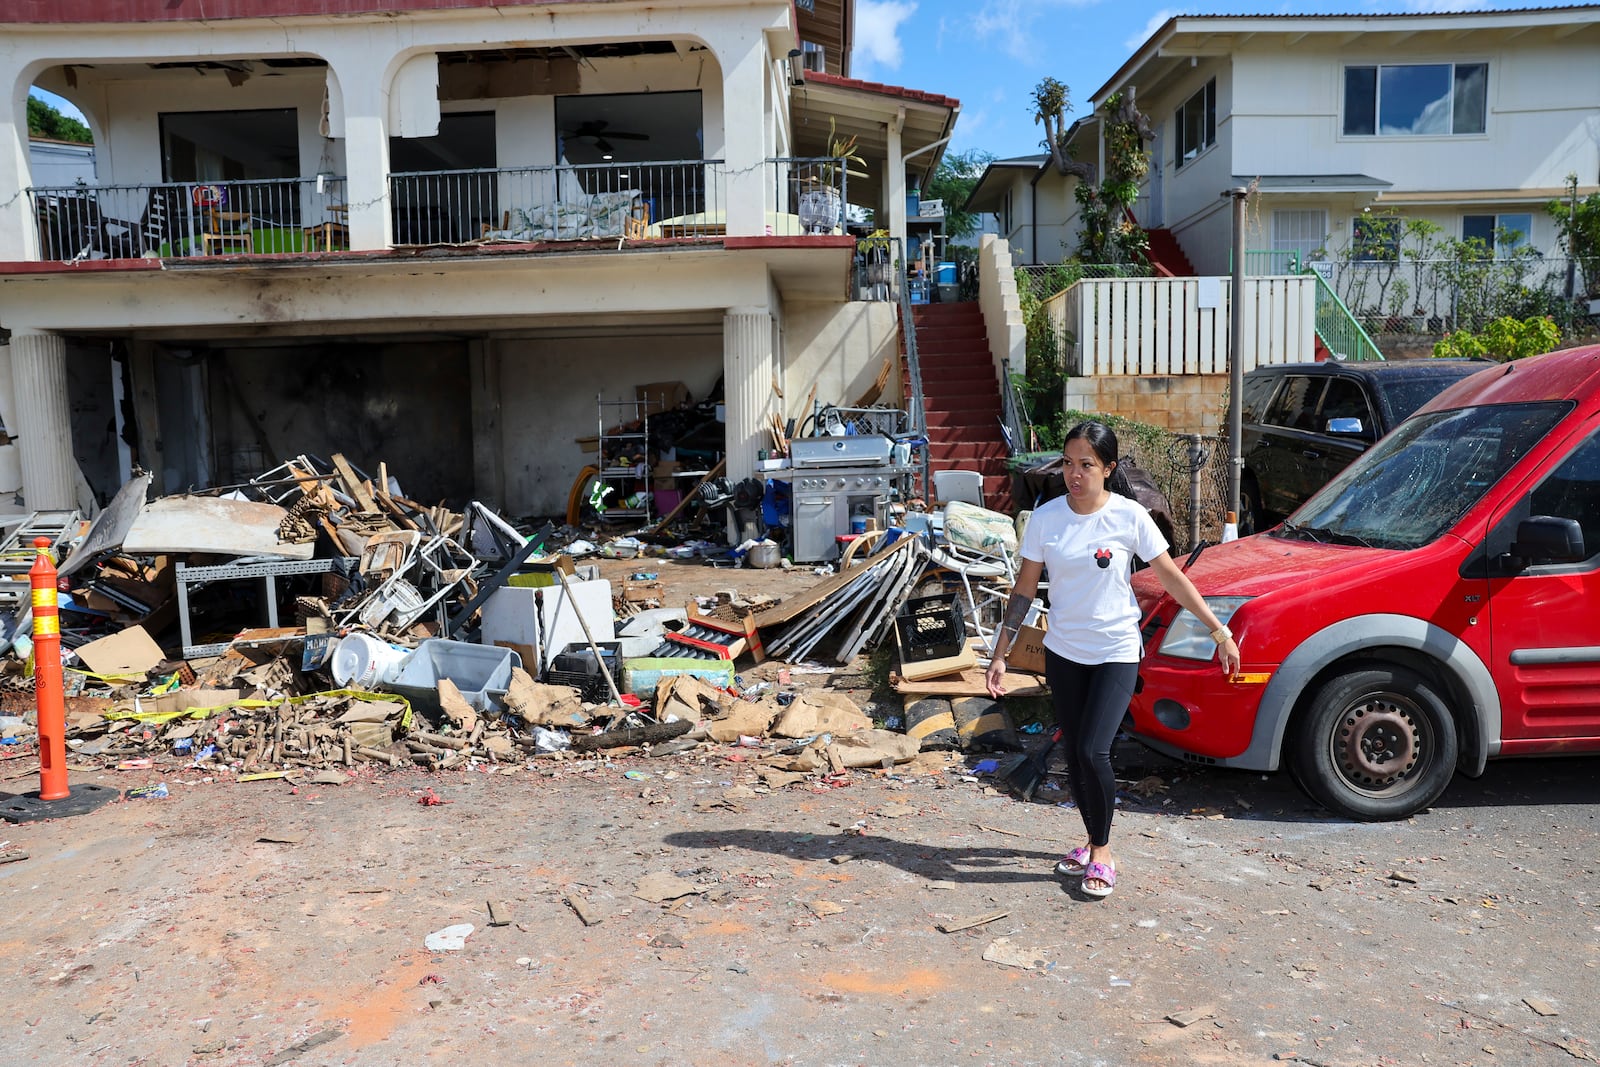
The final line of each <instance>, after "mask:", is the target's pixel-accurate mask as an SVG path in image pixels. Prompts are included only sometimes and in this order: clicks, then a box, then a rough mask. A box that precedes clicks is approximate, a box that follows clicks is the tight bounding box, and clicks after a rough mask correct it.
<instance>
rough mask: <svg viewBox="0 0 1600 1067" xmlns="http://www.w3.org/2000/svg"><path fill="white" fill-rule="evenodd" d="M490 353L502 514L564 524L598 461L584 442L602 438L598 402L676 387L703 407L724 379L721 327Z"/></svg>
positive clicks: (554, 340)
mask: <svg viewBox="0 0 1600 1067" xmlns="http://www.w3.org/2000/svg"><path fill="white" fill-rule="evenodd" d="M493 352H494V354H495V362H496V363H497V364H498V369H497V373H496V374H495V375H494V376H493V378H492V379H491V380H492V383H493V387H494V388H495V389H497V391H498V394H499V404H500V420H499V423H500V431H499V448H500V453H501V463H502V465H503V471H504V481H505V495H506V499H505V504H504V506H505V510H506V512H507V514H510V515H519V516H520V515H559V514H563V513H564V512H565V511H566V508H567V493H568V491H569V490H571V488H572V483H573V481H574V480H575V479H576V478H577V476H578V472H579V471H581V470H582V469H583V468H584V466H585V465H586V464H589V463H591V462H593V461H594V457H595V454H594V453H593V452H585V451H584V450H583V448H582V446H581V445H580V444H579V443H578V440H577V439H578V438H583V437H594V436H595V434H596V433H597V432H598V430H599V422H600V414H599V408H598V405H597V400H598V399H599V397H600V396H601V395H602V394H603V395H604V397H605V399H607V400H628V399H632V398H633V397H634V389H635V387H636V386H639V385H645V384H648V383H651V382H672V381H678V382H683V383H684V384H685V385H687V386H688V387H689V394H690V398H691V399H692V400H695V401H700V400H703V399H705V398H706V397H707V396H708V395H709V394H710V393H711V391H712V389H713V387H715V386H716V384H717V380H718V379H719V378H720V377H721V375H722V327H721V325H720V324H718V325H717V326H716V327H715V328H712V329H705V328H701V329H699V330H695V331H691V332H673V333H652V332H651V331H650V330H649V329H648V328H645V329H641V330H639V331H637V332H633V333H629V334H625V335H618V336H609V337H595V336H574V337H568V338H562V337H551V338H544V339H539V340H501V341H496V342H494V343H493ZM611 410H612V413H613V414H616V413H617V412H618V411H619V409H611ZM469 451H470V450H469Z"/></svg>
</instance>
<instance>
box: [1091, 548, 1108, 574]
mask: <svg viewBox="0 0 1600 1067" xmlns="http://www.w3.org/2000/svg"><path fill="white" fill-rule="evenodd" d="M1094 562H1095V565H1096V566H1098V567H1099V568H1100V569H1101V570H1105V569H1106V568H1107V567H1109V566H1111V550H1110V549H1109V548H1097V549H1095V550H1094Z"/></svg>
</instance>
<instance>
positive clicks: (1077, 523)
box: [986, 422, 1239, 897]
mask: <svg viewBox="0 0 1600 1067" xmlns="http://www.w3.org/2000/svg"><path fill="white" fill-rule="evenodd" d="M1064 451H1065V465H1064V469H1063V475H1064V477H1065V479H1066V486H1067V494H1066V495H1065V496H1062V497H1057V498H1056V499H1054V500H1051V501H1049V502H1048V503H1046V504H1044V505H1043V506H1041V507H1040V508H1039V510H1037V511H1035V512H1034V513H1033V517H1032V518H1031V519H1030V520H1029V522H1028V526H1027V529H1025V530H1024V531H1023V535H1022V546H1021V556H1022V562H1021V565H1020V566H1019V568H1018V572H1017V580H1016V584H1015V585H1014V586H1013V587H1012V593H1011V599H1010V600H1009V601H1008V602H1007V604H1006V612H1005V619H1004V621H1003V622H1002V623H1001V626H1000V630H999V632H998V633H996V635H995V648H994V653H993V659H992V660H991V662H990V664H989V671H988V675H987V678H986V681H987V683H988V687H989V692H990V693H991V694H992V695H994V696H996V697H999V696H1001V695H1003V693H1004V689H1003V687H1002V684H1001V683H1002V679H1003V678H1004V677H1005V673H1006V653H1007V652H1008V651H1009V650H1010V648H1011V643H1012V641H1014V640H1015V639H1016V636H1017V630H1018V629H1019V628H1020V627H1021V626H1022V620H1023V618H1024V617H1025V616H1026V615H1027V612H1028V608H1029V606H1030V605H1031V604H1032V603H1033V598H1034V596H1035V594H1036V593H1037V592H1038V588H1039V579H1040V576H1041V574H1042V573H1043V572H1046V571H1048V572H1049V575H1050V614H1049V627H1048V629H1047V631H1046V633H1045V637H1044V645H1045V680H1046V681H1047V682H1048V683H1049V685H1050V695H1051V701H1052V703H1053V704H1054V707H1055V713H1056V724H1057V726H1059V727H1060V730H1061V738H1062V741H1063V742H1065V745H1066V754H1067V776H1068V781H1069V783H1070V784H1071V787H1072V797H1073V799H1074V800H1076V801H1077V804H1078V813H1079V814H1080V815H1081V816H1082V817H1083V825H1084V829H1085V830H1086V831H1087V832H1088V841H1087V842H1086V843H1085V844H1084V845H1083V846H1082V847H1080V848H1075V849H1073V850H1072V851H1071V852H1069V853H1067V855H1066V857H1065V858H1064V859H1063V860H1062V861H1061V862H1060V863H1058V864H1056V871H1057V872H1058V873H1060V874H1064V875H1068V876H1073V877H1076V876H1079V875H1081V876H1082V877H1083V883H1082V888H1083V891H1084V893H1086V894H1088V895H1089V896H1091V897H1106V896H1110V895H1111V891H1112V889H1113V888H1114V887H1115V886H1116V884H1117V865H1116V859H1115V858H1114V857H1113V856H1112V854H1111V816H1112V810H1113V804H1114V799H1115V793H1116V779H1115V776H1114V775H1113V773H1112V770H1111V742H1112V740H1113V739H1114V738H1115V737H1116V734H1117V729H1118V727H1119V726H1120V725H1121V724H1122V719H1123V716H1124V715H1125V714H1126V713H1127V710H1128V703H1129V701H1131V700H1132V698H1133V686H1134V682H1135V681H1136V679H1137V678H1138V674H1139V659H1140V657H1141V655H1142V654H1143V644H1142V642H1141V640H1140V637H1139V605H1138V601H1137V600H1136V599H1135V597H1134V594H1133V585H1132V583H1131V581H1130V579H1131V577H1132V571H1133V559H1134V557H1135V556H1137V557H1138V558H1139V559H1141V560H1143V561H1144V562H1146V563H1148V564H1149V565H1150V568H1151V569H1152V570H1153V571H1155V574H1156V577H1157V578H1158V579H1160V581H1161V585H1162V588H1164V589H1165V590H1166V591H1167V592H1168V593H1169V594H1171V595H1172V597H1173V599H1174V600H1176V601H1177V602H1178V603H1179V604H1181V605H1183V606H1184V607H1185V608H1188V609H1189V610H1190V611H1191V612H1193V613H1194V614H1195V615H1196V616H1198V617H1199V619H1200V621H1201V622H1202V623H1204V624H1205V626H1206V628H1207V629H1208V630H1210V631H1211V637H1212V639H1213V640H1214V641H1216V643H1217V658H1218V659H1219V660H1220V662H1221V665H1222V670H1223V671H1224V673H1228V674H1233V673H1235V672H1237V671H1238V669H1239V646H1238V645H1237V644H1235V643H1234V640H1233V634H1232V633H1231V632H1230V631H1229V630H1228V628H1227V627H1226V626H1224V625H1223V624H1222V623H1221V622H1220V621H1218V619H1217V617H1216V616H1215V615H1214V614H1212V611H1211V609H1210V608H1209V607H1207V606H1206V602H1205V600H1204V599H1203V598H1202V597H1201V596H1200V593H1199V591H1198V590H1197V589H1195V587H1194V583H1192V582H1190V581H1189V579H1188V578H1187V577H1185V576H1184V574H1183V572H1182V571H1181V570H1179V569H1178V565H1177V564H1176V563H1174V562H1173V561H1172V557H1171V556H1169V555H1168V554H1167V548H1168V545H1167V542H1166V538H1164V537H1163V536H1162V535H1161V531H1160V529H1159V528H1158V527H1157V526H1156V524H1155V520H1154V519H1152V518H1151V517H1150V513H1149V512H1148V511H1146V510H1145V509H1144V507H1143V505H1141V504H1139V503H1138V502H1137V501H1136V500H1134V499H1133V494H1132V491H1131V489H1130V487H1129V484H1128V480H1127V476H1126V475H1124V474H1122V473H1121V472H1119V471H1118V470H1117V460H1118V452H1117V436H1116V434H1115V433H1113V432H1112V431H1111V429H1110V427H1108V426H1106V425H1105V424H1103V423H1099V422H1082V423H1079V424H1078V425H1077V426H1074V427H1073V428H1072V429H1071V430H1069V431H1068V432H1067V437H1066V442H1065V446H1064Z"/></svg>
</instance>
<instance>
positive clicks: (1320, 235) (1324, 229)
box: [1272, 207, 1328, 263]
mask: <svg viewBox="0 0 1600 1067" xmlns="http://www.w3.org/2000/svg"><path fill="white" fill-rule="evenodd" d="M1290 215H1297V216H1309V215H1315V216H1316V217H1317V222H1316V223H1315V226H1314V228H1315V229H1316V231H1317V237H1316V243H1315V244H1309V245H1308V244H1307V242H1308V241H1309V238H1307V237H1304V236H1300V237H1285V236H1282V235H1281V234H1280V233H1279V220H1280V219H1284V220H1285V221H1286V220H1287V218H1288V216H1290ZM1299 221H1300V222H1302V223H1303V222H1305V221H1306V220H1305V219H1304V218H1301V219H1300V220H1299ZM1327 245H1328V212H1327V209H1326V208H1320V207H1314V208H1313V207H1308V208H1275V209H1274V210H1273V212H1272V250H1273V251H1274V252H1298V253H1300V261H1301V262H1302V263H1307V262H1310V260H1311V256H1312V254H1313V253H1315V252H1317V251H1319V250H1321V249H1325V248H1326V247H1327Z"/></svg>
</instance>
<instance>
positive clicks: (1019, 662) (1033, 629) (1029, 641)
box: [1006, 620, 1044, 674]
mask: <svg viewBox="0 0 1600 1067" xmlns="http://www.w3.org/2000/svg"><path fill="white" fill-rule="evenodd" d="M1041 621H1042V620H1041ZM1006 668H1007V669H1008V670H1013V671H1027V672H1028V673H1029V674H1043V673H1044V627H1043V626H1024V627H1023V628H1022V629H1020V630H1018V631H1017V639H1016V640H1015V641H1013V642H1011V648H1010V650H1009V651H1008V652H1007V653H1006Z"/></svg>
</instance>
